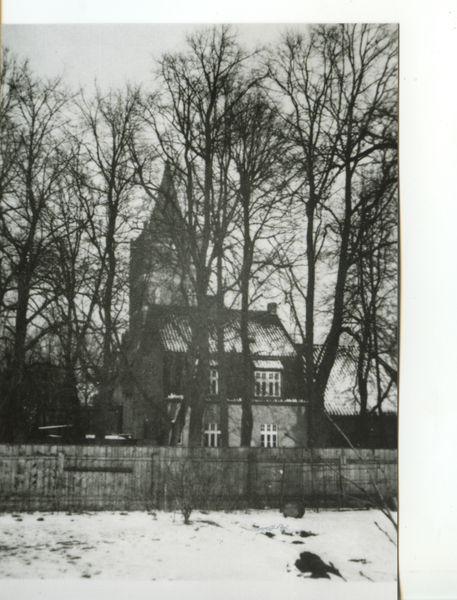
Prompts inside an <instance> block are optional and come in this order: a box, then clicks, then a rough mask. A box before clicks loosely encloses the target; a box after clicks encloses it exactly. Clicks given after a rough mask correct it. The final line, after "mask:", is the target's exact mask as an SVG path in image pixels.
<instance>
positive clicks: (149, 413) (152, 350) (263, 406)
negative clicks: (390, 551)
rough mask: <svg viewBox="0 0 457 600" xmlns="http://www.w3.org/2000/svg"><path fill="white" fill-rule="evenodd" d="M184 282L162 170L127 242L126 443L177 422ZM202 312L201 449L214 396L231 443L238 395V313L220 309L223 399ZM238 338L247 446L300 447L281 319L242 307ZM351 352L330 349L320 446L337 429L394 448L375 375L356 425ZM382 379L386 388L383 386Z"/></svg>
mask: <svg viewBox="0 0 457 600" xmlns="http://www.w3.org/2000/svg"><path fill="white" fill-rule="evenodd" d="M177 240H179V243H177ZM191 280H192V267H191V264H190V260H189V253H188V252H186V247H185V235H184V224H183V218H182V215H181V213H180V211H179V208H178V204H177V201H176V194H175V191H174V186H173V181H172V176H171V172H170V169H169V167H168V166H167V167H166V169H165V172H164V176H163V180H162V184H161V186H160V189H159V191H158V194H157V199H156V203H155V206H154V209H153V211H152V215H151V218H150V220H149V222H148V223H146V224H145V226H144V229H143V231H142V232H141V234H140V236H139V237H138V238H137V239H136V240H134V241H133V242H132V243H131V258H130V326H129V331H128V333H127V335H126V337H125V340H126V344H125V347H126V355H127V356H128V361H127V362H128V368H126V369H125V372H124V377H123V384H122V391H121V393H120V394H118V398H117V400H118V401H119V400H120V403H121V404H122V412H123V424H122V430H123V431H124V432H127V433H129V434H130V435H131V437H132V438H134V439H137V440H138V439H141V440H144V441H147V440H149V441H150V442H151V443H158V444H162V443H169V442H170V439H171V433H170V426H169V425H170V423H171V424H173V423H174V422H175V421H176V419H177V418H178V413H179V409H180V407H181V405H182V403H183V399H184V398H185V395H186V390H185V385H186V369H188V368H189V365H188V354H189V347H190V344H191V339H192V322H193V320H194V319H195V318H196V316H197V307H196V306H195V299H194V295H193V291H192V285H191ZM207 318H208V347H209V357H210V358H209V368H208V373H207V398H206V404H205V411H204V418H203V423H202V431H201V435H202V438H201V441H202V444H203V445H204V446H209V447H211V446H219V445H220V443H221V400H222V401H226V403H227V410H228V421H229V426H228V429H229V432H228V433H229V445H230V446H239V445H240V439H241V417H242V406H241V397H242V395H243V389H242V377H241V375H240V374H241V371H242V365H243V361H242V343H241V335H240V329H241V313H240V311H239V310H234V309H228V308H226V309H225V310H224V314H223V323H224V325H223V329H224V347H225V362H226V374H227V382H226V383H227V394H226V397H224V398H221V393H220V392H221V390H220V385H219V379H220V378H219V364H218V352H217V349H218V344H217V326H218V322H217V319H218V318H219V319H220V314H219V313H218V310H217V308H216V302H215V299H211V298H208V315H207ZM248 336H249V346H250V359H251V360H250V368H251V374H252V378H251V390H250V396H251V407H252V415H253V430H252V441H251V445H252V446H264V447H303V446H305V447H306V446H307V421H308V407H307V399H306V398H304V363H303V356H302V351H301V348H300V346H298V345H296V344H295V343H294V342H293V341H292V339H291V337H290V336H289V334H288V332H287V331H286V329H285V327H284V325H283V323H282V322H281V320H280V318H279V316H278V314H277V306H276V304H274V303H269V304H268V305H267V306H265V310H251V311H249V316H248ZM318 352H319V348H318V347H316V353H318ZM351 353H353V350H351V349H345V348H344V347H343V348H341V349H340V351H339V352H338V355H337V358H336V361H335V365H334V367H333V370H332V372H331V375H330V379H329V383H328V386H327V392H326V399H325V410H326V412H327V414H328V415H329V416H330V418H331V420H332V421H333V422H334V424H335V425H336V426H331V427H330V440H329V445H331V446H334V447H341V446H345V445H347V441H346V440H345V438H344V436H342V435H341V431H339V429H340V430H342V431H343V432H344V433H345V434H346V435H347V436H349V438H350V439H351V443H353V444H354V445H356V446H359V447H381V448H391V447H395V446H396V431H397V397H396V389H395V386H393V387H392V388H390V387H389V389H388V393H387V394H386V395H385V397H384V398H383V401H382V405H379V397H378V394H377V391H376V381H375V380H374V378H373V377H371V378H370V380H369V381H368V400H367V407H366V418H365V421H362V419H361V416H360V415H361V403H360V399H359V398H358V394H357V384H356V381H357V377H356V373H355V369H356V367H355V365H356V363H357V357H355V356H353V355H352V354H351ZM384 375H385V373H384ZM383 385H384V389H387V386H386V383H385V382H383ZM189 410H191V407H189ZM164 422H165V423H167V422H168V426H167V427H165V429H166V432H165V435H164V431H163V427H162V425H161V424H163V423H164ZM172 426H173V425H172ZM188 436H189V411H188V412H187V415H186V421H185V424H184V427H183V428H182V430H181V429H180V434H179V439H178V440H177V441H178V443H180V444H183V445H186V444H187V443H188Z"/></svg>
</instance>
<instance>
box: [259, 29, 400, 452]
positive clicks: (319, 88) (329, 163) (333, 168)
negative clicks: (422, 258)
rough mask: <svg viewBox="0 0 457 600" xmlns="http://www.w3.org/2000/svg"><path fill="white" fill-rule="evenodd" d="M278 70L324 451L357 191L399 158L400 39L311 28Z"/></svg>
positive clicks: (290, 45) (291, 42)
mask: <svg viewBox="0 0 457 600" xmlns="http://www.w3.org/2000/svg"><path fill="white" fill-rule="evenodd" d="M270 69H271V76H272V80H273V82H274V84H275V86H276V87H277V89H278V90H279V92H280V93H281V97H282V98H283V100H282V101H283V102H284V115H285V119H286V120H287V122H288V124H289V125H290V127H291V130H292V132H293V133H292V135H293V141H294V144H295V150H294V152H293V154H292V158H293V161H294V168H295V173H296V177H297V181H298V185H297V197H301V200H300V202H301V203H302V204H303V208H304V213H305V216H306V224H305V228H306V244H305V250H304V253H305V256H304V258H305V263H306V277H305V280H304V281H302V278H301V276H300V274H298V273H295V274H294V276H293V280H294V283H295V284H297V287H298V288H299V294H301V295H302V297H303V298H304V301H305V308H306V314H305V326H304V328H303V333H304V357H305V364H306V394H307V397H308V398H309V399H310V401H311V411H310V425H311V427H310V441H311V443H312V444H313V445H322V444H324V445H325V443H326V441H327V435H326V432H327V431H328V425H327V423H326V421H325V418H324V416H323V414H324V413H323V410H322V409H323V406H324V395H325V389H326V386H327V382H328V378H329V376H330V372H331V370H332V367H333V364H334V361H335V358H336V354H337V351H338V345H339V339H340V335H341V332H342V327H343V317H344V306H345V304H344V302H345V301H344V299H345V289H346V280H347V274H348V271H349V268H350V267H351V264H352V262H351V261H352V260H353V256H352V255H351V247H350V241H351V235H352V231H353V226H354V218H355V215H356V214H357V212H358V211H359V206H358V202H359V200H360V198H358V197H357V196H356V195H355V194H354V190H355V189H357V186H358V183H359V180H360V177H361V171H363V170H364V169H366V168H367V165H369V164H371V165H376V164H378V163H379V161H380V155H381V154H382V153H385V152H386V151H389V152H390V153H393V155H395V153H396V151H397V137H396V123H397V112H396V108H397V32H396V31H395V30H393V29H392V28H390V27H387V26H370V25H341V26H317V27H312V28H310V32H309V36H308V37H307V38H305V37H303V36H301V35H294V34H289V35H288V36H287V37H286V38H285V39H284V40H283V43H282V45H281V47H280V49H279V52H277V54H276V55H275V56H273V57H272V58H271V60H270ZM289 107H290V110H289ZM324 255H325V259H326V260H325V263H324V264H325V266H324V271H321V272H323V273H325V270H327V276H326V285H330V284H329V283H328V280H329V273H330V272H331V270H332V269H333V271H334V274H333V280H332V284H331V285H332V292H331V295H330V298H331V300H330V302H331V305H330V306H331V308H330V309H329V310H328V312H327V317H326V321H327V323H326V333H325V335H324V343H323V344H322V352H321V353H320V354H319V355H318V356H316V355H315V352H314V348H315V341H316V330H317V319H316V304H317V300H318V299H317V296H316V294H317V292H318V284H319V281H318V267H319V266H320V259H321V258H323V257H324ZM330 277H331V275H330ZM327 306H329V305H328V303H327Z"/></svg>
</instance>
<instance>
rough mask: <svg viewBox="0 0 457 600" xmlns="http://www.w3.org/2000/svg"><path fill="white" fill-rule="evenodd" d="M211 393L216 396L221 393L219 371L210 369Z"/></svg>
mask: <svg viewBox="0 0 457 600" xmlns="http://www.w3.org/2000/svg"><path fill="white" fill-rule="evenodd" d="M209 393H210V394H211V395H212V396H216V395H217V394H218V393H219V371H218V370H217V369H210V371H209Z"/></svg>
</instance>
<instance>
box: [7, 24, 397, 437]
mask: <svg viewBox="0 0 457 600" xmlns="http://www.w3.org/2000/svg"><path fill="white" fill-rule="evenodd" d="M397 45H398V44H397V31H396V30H394V29H393V28H391V27H387V26H378V25H376V26H369V25H354V26H353V25H341V26H312V27H309V28H308V30H307V33H306V35H302V34H297V33H294V32H289V33H287V34H285V35H284V36H283V37H282V39H281V40H280V41H279V42H278V44H277V45H276V46H275V47H274V48H270V49H259V50H255V51H252V52H250V53H249V52H247V51H246V50H244V49H243V47H242V46H241V45H240V44H239V42H238V40H237V38H236V35H235V34H234V32H233V31H232V30H231V29H230V28H229V27H226V26H222V27H216V28H212V29H205V30H201V31H199V32H197V33H195V34H194V35H192V36H191V37H189V39H188V47H187V50H186V51H184V52H182V53H172V54H167V55H165V56H163V57H162V59H161V60H160V61H159V62H158V63H157V65H156V77H155V84H154V88H153V89H151V90H144V89H133V88H131V87H126V88H125V89H124V90H117V91H116V90H114V91H110V92H109V93H106V94H104V93H102V92H101V91H100V90H96V92H95V93H94V94H92V95H88V94H87V93H86V94H82V93H77V94H74V93H71V92H70V91H68V90H67V89H66V88H65V86H64V82H62V81H60V80H55V81H44V80H38V79H37V78H35V77H34V75H33V73H31V72H30V69H29V67H28V65H27V63H26V62H24V63H21V62H20V61H19V59H18V58H16V57H14V56H12V55H11V54H9V53H8V52H4V53H3V62H2V71H1V85H2V96H1V104H0V116H1V123H0V128H1V136H0V150H1V156H0V161H1V162H0V196H1V199H0V202H1V209H0V210H1V212H0V227H1V239H0V244H1V246H0V252H1V255H0V259H1V265H0V267H1V288H0V302H1V304H0V311H1V312H0V316H1V330H0V334H1V352H2V355H1V357H0V358H1V361H2V362H1V376H2V381H1V386H2V400H1V408H0V410H1V415H0V427H1V437H2V439H4V440H7V441H18V440H22V439H25V438H26V437H27V435H28V433H29V432H30V431H31V429H32V428H33V427H36V425H37V424H42V423H43V422H44V421H43V419H44V417H43V415H44V412H45V411H44V409H43V410H41V409H39V405H42V404H43V403H42V402H41V401H40V402H41V404H40V403H39V402H38V401H37V400H36V398H37V396H36V395H35V391H34V390H35V387H36V382H38V380H39V379H40V377H41V376H42V374H43V373H45V372H46V371H48V372H51V371H52V372H55V373H58V375H57V374H56V375H55V376H54V377H53V381H54V383H53V386H54V388H55V387H56V386H57V388H58V390H57V391H56V390H54V391H53V392H52V394H54V396H58V397H59V398H61V399H62V402H61V404H62V405H63V407H61V408H59V410H61V414H68V415H71V417H69V418H72V419H73V420H74V421H75V423H76V422H77V421H78V419H79V423H80V427H81V428H82V427H83V425H82V422H81V411H80V409H81V404H82V399H83V397H86V398H89V397H96V398H97V402H96V406H97V411H96V413H95V423H94V425H95V428H96V433H97V435H98V436H99V437H103V435H104V434H106V433H109V428H110V423H109V419H108V417H107V415H108V413H109V408H110V406H112V404H113V399H114V398H115V395H116V390H117V389H118V388H119V373H120V370H121V369H120V365H121V364H123V365H124V366H123V368H124V369H129V361H128V357H126V356H125V348H124V349H123V347H122V343H121V337H122V333H123V332H124V331H125V330H126V328H127V326H128V289H129V276H128V268H129V261H128V244H129V242H130V241H131V240H132V239H133V238H135V237H136V236H137V235H138V233H139V231H140V229H139V227H140V224H141V222H142V221H143V220H146V219H147V218H148V217H149V215H150V214H151V206H152V205H153V202H154V201H155V199H156V197H157V191H158V186H159V182H160V180H161V177H162V173H163V171H164V169H168V170H169V173H171V174H172V175H173V181H172V187H170V193H169V198H168V201H169V204H170V207H171V208H170V209H168V211H166V212H165V213H163V214H164V215H165V217H166V218H169V223H168V227H169V229H168V237H167V248H166V249H165V250H166V251H165V250H164V256H166V259H167V260H168V261H170V264H172V265H174V268H175V269H176V271H177V274H178V276H179V278H180V281H181V288H182V292H183V294H184V296H185V297H186V298H187V301H188V303H189V305H192V306H194V308H195V310H193V311H192V312H191V313H190V314H192V315H193V317H192V322H191V330H192V336H191V343H190V345H189V351H188V355H187V358H186V369H185V394H184V399H183V401H182V404H181V407H180V411H179V415H178V418H177V419H176V420H175V421H174V422H171V421H170V419H169V417H168V415H167V414H166V413H164V411H161V409H160V406H156V409H155V410H156V412H155V414H156V419H157V421H158V422H161V427H162V429H163V431H164V437H163V440H164V443H165V442H166V443H169V442H170V441H171V443H176V441H177V439H178V437H179V432H180V428H181V427H182V425H183V423H184V420H185V418H186V414H187V413H188V412H189V411H190V444H191V445H194V446H198V445H200V444H201V430H202V421H203V415H204V407H205V401H206V397H207V393H208V381H209V365H210V353H209V346H208V334H209V329H210V327H212V326H213V325H215V326H216V330H217V345H218V368H219V386H220V389H219V395H220V398H221V429H222V441H223V445H227V444H228V409H227V397H226V395H227V394H226V376H227V375H226V367H225V350H224V339H225V338H224V335H225V333H224V322H225V317H224V311H225V306H226V305H227V304H231V305H235V306H238V307H239V308H240V309H241V330H240V335H241V341H242V353H243V364H244V368H243V372H242V373H241V377H242V380H243V382H244V384H243V389H244V393H243V397H242V445H250V440H251V434H252V410H251V390H252V389H253V381H252V377H253V374H252V369H251V368H250V341H249V336H248V327H247V324H248V311H249V309H250V308H251V307H252V306H255V302H256V300H257V299H258V298H259V297H260V295H261V294H263V293H267V294H275V293H276V294H281V293H283V294H284V293H285V298H286V302H287V303H288V304H289V306H290V310H291V312H292V313H293V315H294V317H295V321H296V327H297V329H298V331H300V332H301V334H302V341H303V348H304V350H303V353H304V361H305V365H306V370H305V373H306V377H305V379H306V384H305V385H306V389H305V397H306V398H307V399H309V400H310V406H311V442H312V443H313V444H316V445H319V444H325V443H326V426H325V416H324V415H323V403H324V394H325V389H326V386H327V382H328V379H329V376H330V372H331V370H332V367H333V365H334V363H335V359H336V356H337V352H338V348H339V347H340V345H341V340H342V336H346V338H345V339H350V340H351V344H354V345H355V346H356V347H357V348H358V353H357V365H356V369H355V370H356V373H357V376H356V382H355V383H356V385H357V386H358V390H359V398H360V414H361V421H362V422H363V421H364V419H365V418H366V414H367V392H366V389H367V380H368V377H369V376H370V375H373V374H374V376H375V378H376V381H377V382H378V410H379V411H382V402H383V399H384V398H385V397H386V395H387V393H389V390H390V388H391V386H395V385H396V377H397V374H396V345H397V332H396V327H397V312H396V294H397V287H398V286H397V258H396V257H397V184H398V181H397V180H398V175H397V66H398V64H397V63H398V61H397V51H398V48H397ZM165 165H166V166H165ZM167 215H168V217H167ZM212 297H214V298H215V301H214V300H212ZM318 343H319V344H320V348H321V352H320V353H318V354H317V353H316V351H315V348H316V345H317V344H318ZM39 365H43V367H42V369H40V368H39ZM37 373H40V376H37V375H36V374H37ZM386 374H387V376H388V380H389V384H388V385H387V386H386V385H385V381H386V378H385V375H386ZM132 376H133V374H132ZM37 377H38V378H37ZM383 382H384V383H383ZM52 394H51V392H50V393H49V397H51V396H52ZM141 395H142V397H143V399H144V401H145V402H148V401H152V400H151V398H149V397H148V392H147V390H142V391H141ZM54 396H53V397H54ZM40 410H41V413H40ZM65 411H67V412H66V413H65ZM78 415H79V416H78ZM40 419H41V420H40Z"/></svg>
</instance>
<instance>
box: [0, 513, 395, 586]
mask: <svg viewBox="0 0 457 600" xmlns="http://www.w3.org/2000/svg"><path fill="white" fill-rule="evenodd" d="M381 530H382V531H381ZM0 533H1V538H0V578H2V579H5V578H22V579H24V578H25V579H53V580H55V579H75V578H85V579H91V580H93V579H103V580H113V579H119V580H149V581H151V580H164V581H167V580H169V581H179V580H184V581H214V580H221V581H222V580H225V581H228V580H231V581H234V580H237V581H249V580H250V581H262V582H267V581H271V582H273V581H281V582H286V581H287V580H289V581H290V580H291V579H292V578H293V579H296V578H297V577H299V578H302V579H305V578H310V577H311V575H312V572H311V571H307V572H306V571H305V572H302V571H301V570H300V569H299V568H297V566H296V565H295V563H296V562H297V561H299V564H300V565H301V566H302V567H303V565H304V568H307V565H308V564H311V566H312V567H313V568H314V569H317V572H315V573H314V577H316V576H318V575H319V574H322V570H323V569H324V572H323V574H324V575H327V577H328V578H329V579H330V580H334V581H339V582H342V581H345V582H357V581H360V582H362V581H363V582H368V581H374V582H389V581H390V582H393V581H395V580H396V578H397V547H396V545H395V544H394V543H393V541H396V538H395V530H394V528H393V526H392V525H391V524H390V523H389V522H388V520H387V519H386V517H384V515H382V513H381V512H379V511H374V510H372V511H341V512H338V511H321V512H319V513H317V512H307V513H306V514H305V516H304V517H303V518H302V519H292V518H285V517H284V516H283V515H282V514H281V513H280V512H279V511H275V510H262V511H256V510H251V511H234V512H229V513H225V512H208V513H206V512H205V513H202V512H200V511H195V512H194V513H192V515H191V524H190V525H184V523H183V519H182V516H181V515H180V513H176V514H173V513H166V512H157V513H154V512H151V513H146V512H131V513H123V512H117V513H112V512H93V513H83V514H77V513H64V512H62V513H33V514H27V513H13V514H3V515H0ZM389 537H390V538H392V540H393V541H390V540H389ZM303 552H305V553H308V554H305V555H304V558H305V559H306V560H302V561H301V562H300V555H301V554H302V553H303ZM309 553H311V554H309ZM310 557H311V558H313V557H317V558H313V560H311V563H309V558H310ZM316 561H317V564H318V567H316V566H315V565H316ZM319 561H320V562H319ZM313 565H314V566H313ZM322 565H324V566H322ZM327 567H328V569H329V571H328V572H326V569H327ZM338 573H339V575H338ZM326 581H328V579H326ZM1 585H2V584H1V582H0V587H1ZM303 585H306V582H305V581H303Z"/></svg>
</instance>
